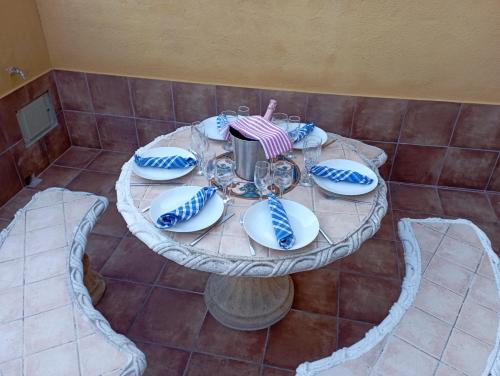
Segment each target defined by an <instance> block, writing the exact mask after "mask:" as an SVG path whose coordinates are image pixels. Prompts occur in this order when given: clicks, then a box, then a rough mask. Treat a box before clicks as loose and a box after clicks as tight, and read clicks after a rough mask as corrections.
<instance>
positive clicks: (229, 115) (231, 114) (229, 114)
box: [221, 110, 238, 151]
mask: <svg viewBox="0 0 500 376" xmlns="http://www.w3.org/2000/svg"><path fill="white" fill-rule="evenodd" d="M221 115H222V116H223V117H225V118H226V120H227V121H228V122H229V123H230V122H232V121H234V120H236V119H237V118H238V115H237V114H236V111H230V110H225V111H222V112H221ZM222 148H223V149H224V150H226V151H232V150H233V142H232V140H231V136H229V139H228V140H227V141H226V142H225V143H224V145H223V146H222Z"/></svg>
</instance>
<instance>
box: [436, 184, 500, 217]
mask: <svg viewBox="0 0 500 376" xmlns="http://www.w3.org/2000/svg"><path fill="white" fill-rule="evenodd" d="M439 196H440V197H441V203H442V205H443V210H444V213H445V214H447V215H449V216H453V217H459V218H466V219H470V220H472V221H474V220H481V221H486V222H494V221H497V216H496V215H495V212H494V211H493V209H492V207H491V205H490V203H489V201H488V198H487V196H486V194H484V193H482V192H466V191H452V190H447V189H440V190H439Z"/></svg>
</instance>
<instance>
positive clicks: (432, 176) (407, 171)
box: [391, 145, 446, 184]
mask: <svg viewBox="0 0 500 376" xmlns="http://www.w3.org/2000/svg"><path fill="white" fill-rule="evenodd" d="M445 153H446V148H441V147H433V146H415V145H399V146H398V150H397V152H396V158H395V160H394V166H393V168H392V176H391V180H394V181H404V182H408V183H417V184H436V183H437V181H438V178H439V173H440V172H441V167H442V165H443V161H444V157H445Z"/></svg>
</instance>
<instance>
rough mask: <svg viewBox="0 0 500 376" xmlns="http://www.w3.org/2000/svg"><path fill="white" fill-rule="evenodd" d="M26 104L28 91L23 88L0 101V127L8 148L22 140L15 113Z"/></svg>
mask: <svg viewBox="0 0 500 376" xmlns="http://www.w3.org/2000/svg"><path fill="white" fill-rule="evenodd" d="M28 102H29V97H28V91H27V90H26V87H25V86H23V87H22V88H20V89H17V90H16V91H14V92H13V93H11V94H9V95H7V96H5V97H3V98H1V99H0V127H1V130H2V132H3V135H4V138H5V141H6V142H7V144H8V145H9V146H11V145H14V144H15V143H16V142H18V141H20V140H21V139H22V138H23V136H22V134H21V128H20V127H19V123H18V122H17V117H16V113H17V111H19V109H21V107H23V106H25V105H26V104H28Z"/></svg>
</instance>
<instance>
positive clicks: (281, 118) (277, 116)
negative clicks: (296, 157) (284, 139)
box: [271, 112, 293, 159]
mask: <svg viewBox="0 0 500 376" xmlns="http://www.w3.org/2000/svg"><path fill="white" fill-rule="evenodd" d="M271 123H273V124H274V125H277V126H278V127H280V128H281V129H282V130H283V131H284V132H285V133H286V134H287V136H288V138H289V139H290V141H292V140H291V135H290V129H289V124H288V115H287V114H285V113H283V112H275V113H274V114H273V116H272V117H271ZM292 143H293V142H292ZM285 157H286V158H289V159H291V158H293V150H292V149H290V150H288V151H287V153H286V155H285Z"/></svg>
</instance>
